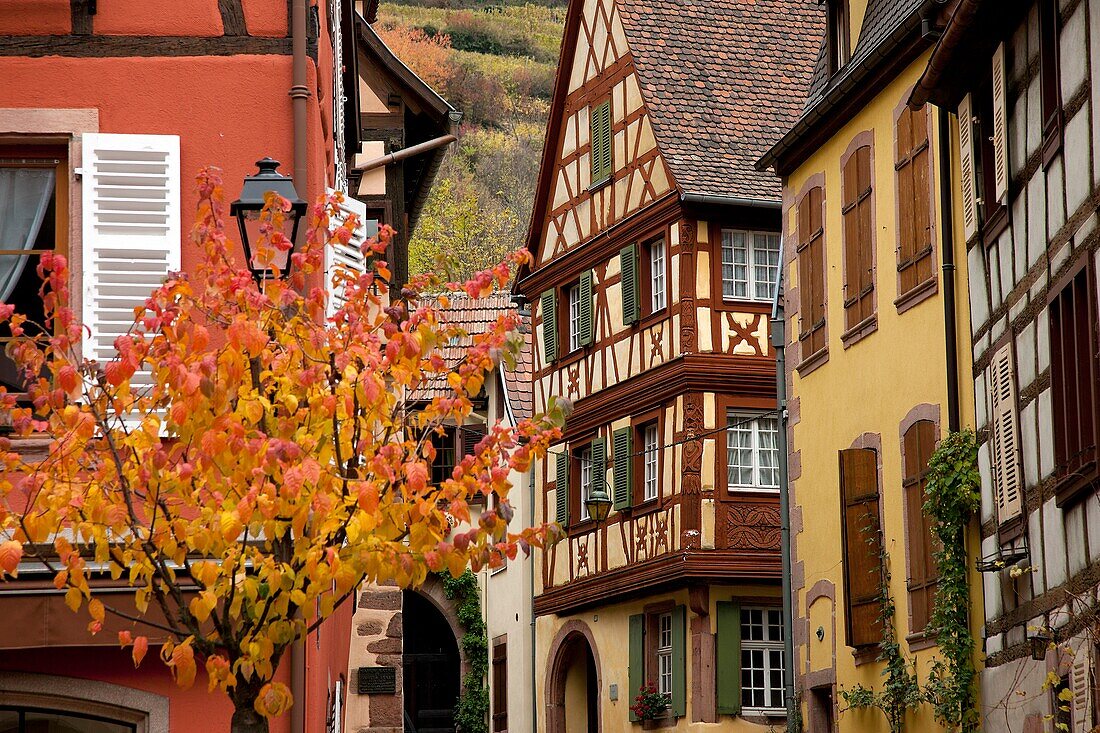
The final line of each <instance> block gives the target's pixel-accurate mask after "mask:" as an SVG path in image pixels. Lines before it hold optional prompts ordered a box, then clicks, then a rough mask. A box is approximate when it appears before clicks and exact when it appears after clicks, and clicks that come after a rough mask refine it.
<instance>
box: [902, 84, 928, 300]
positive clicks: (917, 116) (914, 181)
mask: <svg viewBox="0 0 1100 733" xmlns="http://www.w3.org/2000/svg"><path fill="white" fill-rule="evenodd" d="M928 114H929V113H928V110H927V109H920V110H913V109H910V108H909V107H908V106H906V107H905V108H904V109H903V110H902V112H901V114H900V115H899V116H898V121H897V127H896V128H895V131H894V132H895V138H896V150H895V153H896V159H895V163H894V170H895V172H896V176H897V186H898V190H897V194H898V297H899V299H900V298H902V297H904V296H905V295H906V294H908V293H910V292H912V291H913V290H915V289H916V288H917V287H919V286H921V285H923V284H925V283H927V282H929V281H930V280H933V279H935V277H936V271H935V262H933V258H932V251H933V248H932V216H931V204H932V188H931V172H932V157H931V147H930V145H929V141H928Z"/></svg>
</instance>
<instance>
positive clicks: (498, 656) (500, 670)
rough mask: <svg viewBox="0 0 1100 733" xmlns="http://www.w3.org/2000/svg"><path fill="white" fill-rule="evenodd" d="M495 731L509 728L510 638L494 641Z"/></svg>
mask: <svg viewBox="0 0 1100 733" xmlns="http://www.w3.org/2000/svg"><path fill="white" fill-rule="evenodd" d="M492 684H493V733H500V731H506V730H508V640H507V639H506V638H504V639H497V640H494V641H493V677H492Z"/></svg>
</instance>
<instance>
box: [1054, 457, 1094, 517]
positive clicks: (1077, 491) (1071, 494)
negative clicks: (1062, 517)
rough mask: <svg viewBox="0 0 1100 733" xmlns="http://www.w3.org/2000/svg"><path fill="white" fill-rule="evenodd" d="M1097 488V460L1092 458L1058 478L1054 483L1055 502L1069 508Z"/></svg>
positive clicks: (1061, 506)
mask: <svg viewBox="0 0 1100 733" xmlns="http://www.w3.org/2000/svg"><path fill="white" fill-rule="evenodd" d="M1096 488H1097V473H1096V461H1095V460H1092V461H1089V462H1088V463H1086V464H1085V465H1084V466H1082V467H1081V468H1080V469H1078V470H1076V471H1074V472H1073V473H1071V474H1066V475H1063V476H1061V477H1059V478H1058V479H1057V481H1056V482H1055V484H1054V502H1055V504H1056V505H1057V506H1058V507H1059V508H1061V509H1069V508H1070V507H1072V506H1074V505H1076V504H1078V503H1079V502H1080V501H1081V500H1082V499H1084V498H1086V497H1087V496H1088V495H1090V494H1092V493H1093V492H1094V491H1095V490H1096Z"/></svg>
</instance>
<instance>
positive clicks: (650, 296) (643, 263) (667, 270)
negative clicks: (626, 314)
mask: <svg viewBox="0 0 1100 733" xmlns="http://www.w3.org/2000/svg"><path fill="white" fill-rule="evenodd" d="M656 242H660V243H661V248H662V249H663V250H664V258H663V259H664V263H663V264H664V272H662V273H661V275H660V277H661V284H662V286H663V287H662V289H663V291H664V294H663V299H662V301H663V302H662V305H661V307H660V308H657V307H656V303H655V302H654V300H655V299H656V289H655V288H654V285H655V284H656V282H657V278H656V277H655V276H654V272H653V245H654V243H656ZM637 251H638V290H639V291H640V292H638V293H637V295H638V298H639V301H638V305H639V308H638V310H639V313H640V316H641V317H640V318H639V319H638V321H637V322H636V323H635V324H634V325H639V324H642V323H644V322H645V321H646V319H649V318H652V317H654V316H657V315H658V314H663V313H666V312H668V311H669V304H670V302H671V300H672V297H671V296H672V293H671V290H670V281H671V266H670V265H671V263H670V260H671V256H670V254H671V253H670V248H669V237H668V229H667V227H662V228H661V229H660V230H658V231H656V232H653V233H651V234H650V235H648V236H646V237H643V238H642V239H639V240H638V250H637ZM643 288H644V290H643Z"/></svg>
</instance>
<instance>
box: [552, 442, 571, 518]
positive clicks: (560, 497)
mask: <svg viewBox="0 0 1100 733" xmlns="http://www.w3.org/2000/svg"><path fill="white" fill-rule="evenodd" d="M564 449H565V446H562V450H564ZM555 468H556V469H557V481H556V483H555V485H554V504H555V508H556V509H557V512H556V514H555V516H554V520H555V521H556V522H557V523H558V524H560V525H561V526H562V527H565V526H567V525H568V524H569V454H568V453H559V454H558V455H557V464H556V465H555Z"/></svg>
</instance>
